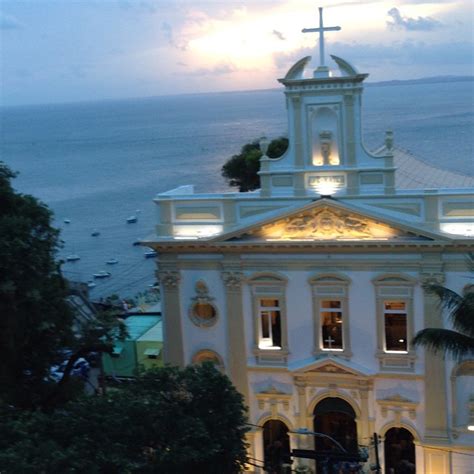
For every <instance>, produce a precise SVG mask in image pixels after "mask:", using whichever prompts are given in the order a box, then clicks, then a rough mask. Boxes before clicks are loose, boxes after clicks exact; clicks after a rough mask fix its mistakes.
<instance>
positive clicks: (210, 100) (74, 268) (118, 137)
mask: <svg viewBox="0 0 474 474" xmlns="http://www.w3.org/2000/svg"><path fill="white" fill-rule="evenodd" d="M473 84H474V83H473V82H450V83H438V84H414V85H413V84H412V85H393V86H375V85H374V86H371V87H367V88H366V89H365V91H364V96H363V107H364V108H363V130H364V141H365V143H366V146H367V147H368V148H369V149H371V148H375V147H376V146H379V145H380V144H382V143H383V138H384V132H385V130H387V129H392V130H393V131H394V133H395V143H396V145H398V146H401V147H402V148H404V149H407V150H409V151H411V152H412V153H413V154H414V155H415V156H417V157H419V158H421V159H423V160H425V161H428V162H430V163H432V164H433V165H436V166H439V167H445V168H448V169H451V170H453V171H458V172H461V173H464V174H471V175H472V174H474V168H473V135H474V133H473V132H474V130H473V115H474V114H473ZM0 111H1V130H0V139H1V143H0V160H2V161H4V162H6V163H7V164H8V165H9V166H10V167H11V168H12V169H13V170H15V171H19V172H20V175H19V176H18V178H16V179H15V180H14V183H13V184H14V186H15V188H16V189H17V190H19V191H21V192H24V193H28V194H32V195H34V196H36V197H38V198H40V199H41V200H43V201H44V202H45V203H46V204H48V206H50V208H51V209H52V210H53V211H54V215H55V222H54V224H55V226H57V227H58V228H60V229H61V237H62V239H63V241H64V246H63V249H62V250H61V252H60V254H59V256H58V257H59V258H62V259H64V258H65V257H66V256H67V255H68V254H72V253H74V254H78V255H79V256H80V257H81V259H80V260H79V261H77V262H67V263H64V264H63V266H62V269H63V272H64V275H65V276H66V277H68V278H70V279H72V280H78V281H89V280H93V274H94V273H97V272H98V271H101V270H106V271H110V272H111V273H112V276H111V277H110V278H107V279H104V280H96V281H95V283H96V284H97V286H96V287H95V288H94V289H93V290H91V296H92V297H100V296H106V295H109V294H113V293H115V294H119V295H121V296H124V297H125V296H133V295H135V294H136V293H137V292H140V291H143V290H144V289H146V288H148V286H149V285H152V284H153V283H154V281H155V275H154V272H155V263H154V261H153V259H145V258H144V251H145V250H146V249H144V248H142V247H137V246H133V245H132V244H133V242H134V241H136V240H138V239H140V238H143V237H146V236H148V235H150V234H152V232H153V226H154V220H155V217H154V204H153V202H152V199H153V197H154V196H155V195H156V194H157V193H160V192H163V191H166V190H169V189H172V188H174V187H177V186H180V185H184V184H194V185H195V187H196V191H197V192H222V191H228V190H229V188H228V187H227V185H226V183H225V181H224V180H223V178H222V177H221V175H220V173H221V167H222V165H223V164H224V163H225V161H226V160H227V159H228V158H229V157H230V156H232V155H233V154H235V153H238V152H239V150H240V147H241V146H242V145H243V144H245V143H247V142H249V141H252V140H254V139H257V138H259V137H261V136H262V135H266V136H268V137H269V138H275V137H278V136H282V135H286V134H287V118H286V110H285V99H284V95H283V93H282V90H269V91H255V92H233V93H216V94H196V95H181V96H166V97H153V98H144V99H133V100H121V101H101V102H90V103H77V104H62V105H44V106H22V107H7V108H2V109H0ZM132 215H136V216H137V217H138V220H137V222H136V223H132V224H129V223H127V222H126V219H127V218H128V217H130V216H132ZM64 220H70V223H68V224H67V223H65V222H64ZM94 230H98V231H99V232H100V235H99V236H97V237H93V236H91V233H92V232H93V231H94ZM110 258H115V259H117V260H118V261H119V263H117V264H116V265H113V266H112V265H107V264H106V261H107V260H109V259H110Z"/></svg>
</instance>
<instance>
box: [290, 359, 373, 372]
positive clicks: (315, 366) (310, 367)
mask: <svg viewBox="0 0 474 474" xmlns="http://www.w3.org/2000/svg"><path fill="white" fill-rule="evenodd" d="M294 372H295V375H296V374H298V375H313V374H315V375H318V374H319V375H321V374H328V375H339V376H346V377H347V376H352V377H367V376H369V375H370V373H369V371H367V370H365V368H363V367H354V364H352V363H351V362H347V361H342V360H336V359H335V358H333V357H331V356H329V357H326V358H324V359H320V360H317V361H314V362H311V363H309V364H306V365H304V366H302V367H299V368H297V369H296V370H294Z"/></svg>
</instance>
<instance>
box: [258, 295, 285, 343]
mask: <svg viewBox="0 0 474 474" xmlns="http://www.w3.org/2000/svg"><path fill="white" fill-rule="evenodd" d="M259 317H260V341H259V344H258V347H259V349H281V315H280V302H279V300H277V299H273V298H272V299H269V298H265V299H261V300H259Z"/></svg>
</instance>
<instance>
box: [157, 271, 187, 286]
mask: <svg viewBox="0 0 474 474" xmlns="http://www.w3.org/2000/svg"><path fill="white" fill-rule="evenodd" d="M156 275H157V277H158V280H159V282H160V283H161V284H162V285H163V286H164V287H165V288H166V289H174V288H177V286H178V284H179V280H180V279H181V276H180V274H179V272H177V271H171V270H160V271H158V272H157V273H156Z"/></svg>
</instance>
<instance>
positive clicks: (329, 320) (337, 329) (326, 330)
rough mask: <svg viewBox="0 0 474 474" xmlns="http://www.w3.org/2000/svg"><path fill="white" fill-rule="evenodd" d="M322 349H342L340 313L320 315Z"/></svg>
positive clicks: (323, 313) (325, 312)
mask: <svg viewBox="0 0 474 474" xmlns="http://www.w3.org/2000/svg"><path fill="white" fill-rule="evenodd" d="M321 325H322V336H323V337H322V339H323V342H322V344H323V349H342V348H343V345H342V313H340V312H335V311H331V312H327V311H323V312H322V313H321Z"/></svg>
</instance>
